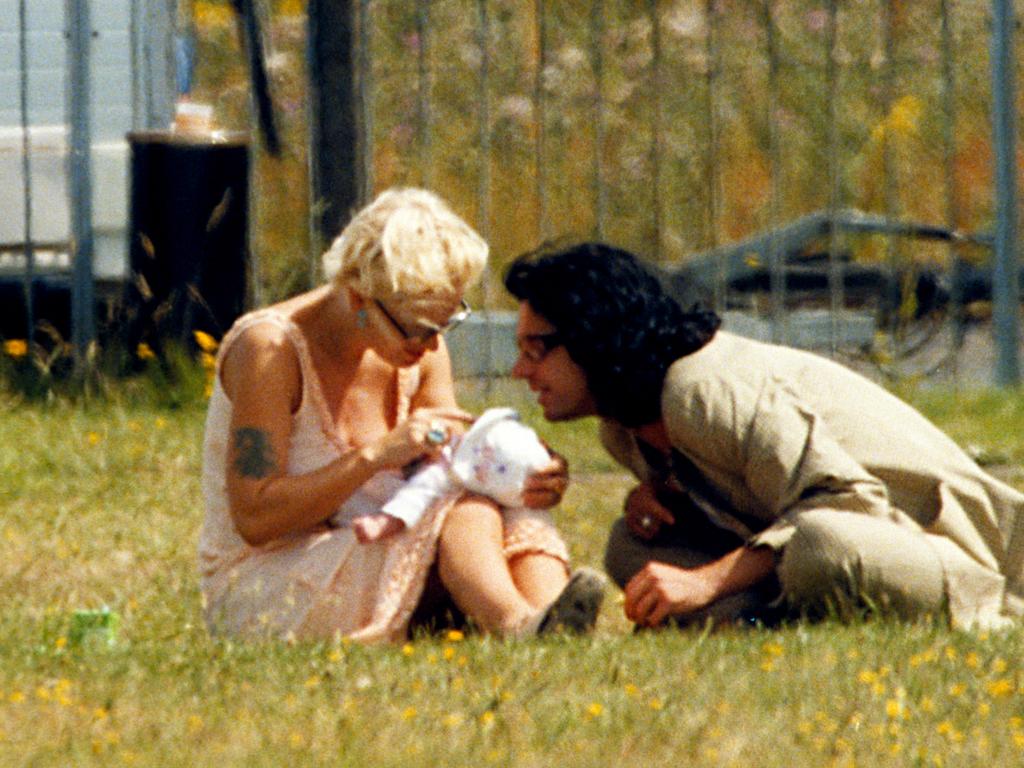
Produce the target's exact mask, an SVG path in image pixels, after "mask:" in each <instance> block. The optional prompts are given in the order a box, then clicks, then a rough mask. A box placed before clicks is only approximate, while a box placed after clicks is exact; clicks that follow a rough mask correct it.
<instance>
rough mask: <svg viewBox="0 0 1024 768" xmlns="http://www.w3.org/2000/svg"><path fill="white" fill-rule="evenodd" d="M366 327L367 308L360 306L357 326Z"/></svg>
mask: <svg viewBox="0 0 1024 768" xmlns="http://www.w3.org/2000/svg"><path fill="white" fill-rule="evenodd" d="M365 327H366V309H365V308H360V309H359V310H358V311H357V312H356V328H365Z"/></svg>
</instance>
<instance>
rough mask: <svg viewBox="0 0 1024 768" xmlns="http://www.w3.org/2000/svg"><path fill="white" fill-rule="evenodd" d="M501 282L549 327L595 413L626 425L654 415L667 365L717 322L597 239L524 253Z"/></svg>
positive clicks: (701, 341) (707, 336)
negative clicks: (577, 370)
mask: <svg viewBox="0 0 1024 768" xmlns="http://www.w3.org/2000/svg"><path fill="white" fill-rule="evenodd" d="M505 287H506V288H507V289H508V291H509V292H510V293H511V294H512V295H513V296H515V297H516V298H517V299H519V300H520V301H525V302H527V303H528V304H529V305H530V308H531V309H533V311H534V312H536V313H537V314H539V315H541V316H542V317H543V318H544V319H545V320H547V321H548V322H549V323H551V324H552V325H554V326H555V329H556V331H557V333H558V339H559V341H560V342H561V343H562V344H563V345H564V346H565V348H566V351H567V352H568V353H569V356H570V357H571V358H572V359H573V361H574V362H576V364H577V365H579V366H580V367H581V368H582V369H583V371H584V373H585V374H586V377H587V385H588V387H589V389H590V393H591V395H592V396H593V397H594V401H595V402H596V404H597V410H598V413H599V414H600V415H601V416H604V417H607V418H610V419H614V420H615V421H617V422H619V423H620V424H622V425H623V426H626V427H639V426H642V425H644V424H650V423H653V422H656V421H658V420H659V419H660V418H661V390H662V385H663V383H664V380H665V374H666V373H667V371H668V368H669V366H670V365H672V363H674V362H675V361H676V360H678V359H679V358H680V357H683V356H684V355H688V354H690V353H692V352H695V351H696V350H698V349H700V348H701V347H703V346H704V345H705V344H707V343H708V342H709V341H711V339H712V337H713V336H714V335H715V332H716V331H717V330H718V327H719V325H721V319H720V318H719V317H718V315H717V314H715V313H714V312H712V311H711V310H709V309H705V308H703V306H702V305H701V304H695V305H693V306H691V307H688V308H686V309H684V308H683V307H682V306H680V304H679V303H678V302H677V301H676V300H675V299H674V298H673V297H672V295H671V294H670V293H669V292H668V291H667V290H666V288H665V286H664V284H663V283H662V282H661V280H659V278H658V277H657V276H656V275H655V274H654V273H653V271H651V270H650V269H649V268H648V267H646V266H645V265H644V264H643V263H642V262H641V261H640V259H639V258H637V257H636V256H634V255H633V254H632V253H629V252H628V251H625V250H621V249H619V248H615V247H612V246H609V245H604V244H601V243H581V244H578V245H573V246H569V247H566V248H560V249H558V250H545V249H542V250H539V251H535V252H532V253H527V254H524V255H522V256H520V257H518V258H517V259H516V260H515V261H514V262H512V264H511V265H509V268H508V270H507V271H506V273H505Z"/></svg>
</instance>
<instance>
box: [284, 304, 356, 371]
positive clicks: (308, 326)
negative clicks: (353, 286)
mask: <svg viewBox="0 0 1024 768" xmlns="http://www.w3.org/2000/svg"><path fill="white" fill-rule="evenodd" d="M295 320H296V322H297V323H298V324H299V326H300V327H301V328H302V329H303V332H304V333H305V334H306V338H307V339H308V341H309V343H310V346H312V347H314V348H315V349H316V352H317V353H319V354H317V356H318V357H321V358H322V359H330V360H333V361H336V362H338V363H342V364H345V363H348V362H352V361H357V360H359V359H361V358H362V357H363V356H364V355H365V354H366V351H367V349H368V346H367V344H366V341H365V336H366V334H365V332H364V329H363V328H360V327H359V323H358V322H357V320H356V315H355V312H353V311H352V310H351V308H350V307H349V303H348V301H347V299H346V297H345V294H344V292H343V291H340V290H338V289H337V288H334V287H333V286H324V287H322V288H318V289H315V290H314V291H312V292H311V294H310V301H309V303H308V304H306V305H305V306H304V307H302V308H301V309H299V310H298V311H297V312H296V313H295Z"/></svg>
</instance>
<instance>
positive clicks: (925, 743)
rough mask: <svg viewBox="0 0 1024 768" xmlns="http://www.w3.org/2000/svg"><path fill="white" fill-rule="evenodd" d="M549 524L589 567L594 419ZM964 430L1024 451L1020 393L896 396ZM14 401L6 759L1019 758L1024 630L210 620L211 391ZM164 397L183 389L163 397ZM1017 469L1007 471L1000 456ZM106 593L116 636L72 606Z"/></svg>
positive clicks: (7, 479) (600, 521) (469, 394)
mask: <svg viewBox="0 0 1024 768" xmlns="http://www.w3.org/2000/svg"><path fill="white" fill-rule="evenodd" d="M462 390H463V395H464V402H465V403H466V404H467V405H471V406H473V407H481V406H482V405H484V404H486V403H488V402H494V403H498V402H501V403H508V402H513V403H517V404H519V405H520V407H521V408H522V410H523V411H524V413H525V415H526V417H527V419H528V420H529V421H530V422H531V423H533V424H535V425H536V426H537V427H538V428H539V429H540V431H542V433H543V434H544V435H545V436H546V437H547V439H548V440H549V441H550V442H551V443H552V444H553V445H554V446H556V447H557V448H559V449H560V450H562V451H564V452H565V453H566V454H567V455H568V456H569V457H570V459H571V460H572V469H573V473H574V476H575V477H576V479H577V480H578V482H576V483H574V485H573V487H572V489H571V491H570V493H569V494H568V497H567V499H566V502H565V504H564V506H563V508H562V509H560V510H559V511H558V512H557V515H558V520H559V523H560V525H561V527H562V528H563V530H564V532H565V534H566V537H567V539H568V541H569V543H570V546H571V549H572V553H573V556H574V557H575V558H576V559H577V561H578V562H581V563H589V564H593V565H597V564H599V563H600V553H601V549H602V546H603V536H604V531H605V530H606V529H607V527H608V525H609V523H610V522H611V521H612V520H613V519H614V517H615V516H616V515H617V512H618V509H619V505H620V503H621V499H622V496H623V494H624V492H625V490H626V489H627V488H628V486H629V481H628V478H627V477H625V476H624V475H622V474H621V473H620V472H619V471H618V470H616V468H615V467H614V466H613V465H612V464H611V463H610V462H609V460H608V459H607V458H606V457H604V455H603V454H602V453H601V451H600V448H599V447H597V445H596V436H595V424H593V423H590V422H585V423H578V424H574V425H554V426H553V425H547V424H544V423H543V422H542V420H541V419H540V418H539V415H538V413H537V411H536V409H535V408H534V407H532V404H530V403H529V402H528V401H527V400H525V399H524V395H523V393H522V392H521V390H519V389H511V388H509V387H508V386H506V385H504V384H499V385H496V386H495V387H493V388H492V389H491V391H490V392H489V393H487V392H486V391H485V390H484V389H483V388H481V387H474V386H469V385H462ZM907 394H908V396H911V397H912V399H913V400H914V401H915V402H916V403H918V404H919V405H920V406H921V407H922V408H923V409H924V410H925V411H926V412H928V413H929V414H930V415H931V416H933V417H934V418H935V419H936V420H937V421H938V422H939V423H941V424H942V425H943V426H944V427H945V428H947V429H948V430H949V431H950V432H951V433H952V434H953V435H954V436H955V437H956V438H957V439H958V440H959V441H961V442H962V443H963V444H970V445H974V446H977V447H978V448H979V449H980V450H981V451H983V452H985V453H987V454H988V455H989V456H992V457H999V458H1002V459H1003V460H1006V461H1009V462H1011V463H1021V462H1022V460H1024V395H1022V394H1019V393H1018V394H1011V395H1005V394H998V395H997V394H989V393H979V394H970V395H961V396H959V397H955V396H954V395H953V394H951V393H941V392H929V393H920V392H919V393H907ZM167 402H168V401H166V400H165V401H164V402H163V403H161V402H158V401H157V399H156V398H129V397H124V396H120V395H119V394H118V393H117V392H115V393H114V395H113V396H111V397H108V398H107V399H104V400H103V401H102V402H92V403H87V404H79V405H71V404H68V403H67V402H66V401H62V400H58V401H57V402H55V403H51V404H48V405H42V404H33V403H25V402H23V401H21V400H20V399H18V398H16V397H14V396H11V395H3V394H0V406H2V408H3V412H4V417H3V419H0V478H2V481H0V510H2V514H0V595H2V602H0V606H2V608H0V638H2V641H0V765H3V766H8V765H19V766H20V765H24V766H30V765H31V766H56V765H61V766H63V765H104V766H108V765H160V766H204V765H218V766H227V765H232V766H233V765H247V766H248V765H259V766H263V765H266V766H277V765H353V766H355V765H359V766H363V765H374V766H392V765H393V766H399V765H402V766H408V765H435V764H445V765H453V766H461V765H474V766H476V765H515V766H548V765H573V766H618V765H623V764H628V763H631V764H636V765H667V764H673V765H701V766H715V765H737V766H818V765H821V766H826V765H851V766H852V765H867V766H872V765H900V766H902V765H920V766H952V765H964V766H967V765H972V766H973V765H1020V764H1024V667H1022V663H1021V659H1022V655H1024V632H1022V631H1017V632H1013V633H1010V634H1006V635H998V636H985V635H977V634H963V633H954V632H950V631H949V630H948V629H946V628H944V627H942V626H938V625H934V624H920V625H912V626H905V625H898V624H895V623H892V622H889V621H885V620H876V621H867V622H864V623H859V624H855V625H849V626H844V625H839V624H835V623H829V622H826V623H824V624H819V625H813V626H811V625H801V626H793V627H788V628H785V629H783V630H780V631H771V632H769V631H764V630H759V629H751V630H743V631H740V630H730V631H722V632H717V633H707V632H702V631H688V632H674V631H670V632H663V633H646V634H643V635H641V636H633V635H631V634H630V628H629V626H628V625H627V623H626V622H625V620H624V619H623V618H622V615H621V602H620V601H619V600H618V596H617V595H615V594H613V595H611V596H610V599H609V600H608V601H607V603H606V605H605V608H604V610H603V612H602V615H601V617H600V621H599V624H598V630H597V632H596V634H595V635H594V636H593V637H590V638H587V639H582V640H578V639H565V638H552V639H545V640H543V641H531V642H518V643H510V642H498V641H494V640H491V639H485V638H480V637H476V636H472V635H470V636H467V637H462V636H459V635H452V636H445V637H434V638H418V639H415V640H414V641H412V642H410V643H409V644H407V645H405V646H404V647H389V648H363V647H358V646H354V645H350V644H346V643H338V644H335V643H326V644H302V643H300V644H295V645H288V644H283V643H237V642H230V641H226V640H216V639H211V638H210V637H209V636H208V635H207V634H206V632H205V630H204V628H203V626H202V622H201V619H200V608H199V593H198V589H197V581H196V574H195V545H196V537H197V533H198V528H199V525H200V520H201V515H202V511H201V501H200V489H199V473H200V443H201V435H202V425H203V403H202V401H201V398H196V399H193V400H191V401H189V400H187V401H186V402H184V403H177V404H176V406H175V407H171V405H168V404H167ZM172 404H173V401H172ZM1008 476H1010V477H1011V479H1012V475H1008ZM104 605H105V606H109V607H110V608H111V609H112V610H113V611H116V612H117V613H118V614H119V615H120V618H121V626H120V630H119V632H118V634H117V643H116V645H115V646H114V647H111V648H106V647H98V646H95V645H92V644H85V645H80V644H78V643H76V642H75V639H74V637H73V636H72V633H71V616H72V614H73V612H74V611H76V610H78V609H83V608H98V607H100V606H104Z"/></svg>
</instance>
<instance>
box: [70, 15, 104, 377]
mask: <svg viewBox="0 0 1024 768" xmlns="http://www.w3.org/2000/svg"><path fill="white" fill-rule="evenodd" d="M89 5H90V3H89V0H66V4H65V6H64V8H65V21H66V23H67V25H68V86H69V89H70V92H71V93H70V109H71V147H70V153H69V155H68V165H69V176H70V192H71V239H72V244H71V251H72V259H73V267H74V269H73V280H72V284H71V337H72V341H73V343H74V347H75V351H76V354H77V355H78V364H79V365H81V364H82V363H83V362H84V361H85V359H86V355H87V354H88V352H89V349H90V347H91V346H92V344H93V342H94V340H95V338H96V318H95V303H94V300H93V275H92V253H93V227H92V158H91V150H90V146H91V141H90V133H89V130H90V123H91V120H90V118H91V115H90V106H91V103H90V98H91V93H90V87H89V86H90V82H89V77H90V66H89V65H90V52H91V51H90V48H91V37H92V23H91V20H90V18H89Z"/></svg>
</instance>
